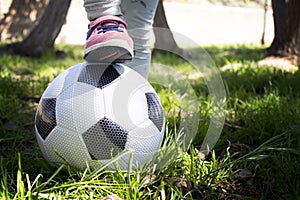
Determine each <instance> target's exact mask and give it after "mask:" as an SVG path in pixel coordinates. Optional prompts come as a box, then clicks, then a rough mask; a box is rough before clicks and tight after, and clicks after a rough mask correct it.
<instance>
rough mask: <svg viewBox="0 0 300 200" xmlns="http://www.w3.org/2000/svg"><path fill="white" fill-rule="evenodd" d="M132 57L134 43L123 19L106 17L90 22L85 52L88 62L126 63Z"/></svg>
mask: <svg viewBox="0 0 300 200" xmlns="http://www.w3.org/2000/svg"><path fill="white" fill-rule="evenodd" d="M132 57H133V41H132V39H131V38H130V36H129V35H128V32H127V24H126V22H125V21H124V20H123V19H122V18H120V17H118V16H112V15H106V16H102V17H99V18H97V19H96V20H94V21H91V22H90V24H89V31H88V33H87V40H86V45H85V51H84V59H85V60H86V61H88V62H97V63H99V62H101V63H116V62H119V63H124V62H127V61H131V60H132Z"/></svg>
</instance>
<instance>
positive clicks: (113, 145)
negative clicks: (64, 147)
mask: <svg viewBox="0 0 300 200" xmlns="http://www.w3.org/2000/svg"><path fill="white" fill-rule="evenodd" d="M82 137H83V140H84V143H85V145H86V147H87V149H88V151H89V153H90V155H91V158H92V159H93V160H106V159H110V158H111V157H112V156H115V155H117V154H118V153H119V152H121V151H123V150H124V149H125V144H126V141H127V131H126V130H125V129H124V128H122V127H121V126H119V125H118V124H116V123H115V122H113V121H111V120H110V119H107V118H103V119H101V120H99V121H98V122H97V123H96V124H95V125H93V126H92V127H91V128H89V129H88V130H87V131H86V132H84V133H83V134H82Z"/></svg>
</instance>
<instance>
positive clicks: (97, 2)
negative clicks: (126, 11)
mask: <svg viewBox="0 0 300 200" xmlns="http://www.w3.org/2000/svg"><path fill="white" fill-rule="evenodd" d="M120 3H121V0H84V8H85V10H86V13H87V17H88V19H89V20H90V21H92V20H95V19H97V18H98V17H100V16H103V15H122V13H121V9H120Z"/></svg>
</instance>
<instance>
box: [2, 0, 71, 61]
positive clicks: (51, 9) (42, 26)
mask: <svg viewBox="0 0 300 200" xmlns="http://www.w3.org/2000/svg"><path fill="white" fill-rule="evenodd" d="M70 3H71V0H63V1H62V0H50V2H49V4H48V6H47V7H46V9H45V12H44V14H43V16H42V18H41V20H40V21H39V23H38V25H37V26H36V27H35V28H34V29H33V30H32V31H31V32H30V34H29V35H28V37H26V38H25V39H24V40H23V41H22V42H21V43H14V44H12V45H9V46H8V49H7V50H8V51H9V52H11V53H15V54H20V55H25V56H41V55H42V54H43V53H44V52H45V51H47V50H51V49H53V48H54V42H55V39H56V37H57V36H58V34H59V32H60V30H61V28H62V26H63V24H64V23H65V19H66V15H67V13H68V9H69V7H70Z"/></svg>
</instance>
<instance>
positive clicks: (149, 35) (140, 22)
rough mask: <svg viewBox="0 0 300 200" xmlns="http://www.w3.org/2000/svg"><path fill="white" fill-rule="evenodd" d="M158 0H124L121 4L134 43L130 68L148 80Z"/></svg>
mask: <svg viewBox="0 0 300 200" xmlns="http://www.w3.org/2000/svg"><path fill="white" fill-rule="evenodd" d="M157 4H158V0H144V1H143V0H123V1H122V3H121V8H122V12H123V15H124V18H125V21H126V22H127V24H128V31H129V35H130V36H131V38H132V39H133V42H134V51H135V54H134V57H133V60H132V62H130V63H128V64H126V65H127V66H128V67H131V68H132V69H134V70H136V71H137V72H139V73H140V74H141V75H142V76H144V77H145V78H146V79H147V78H148V74H149V70H150V65H151V46H152V45H153V43H154V34H153V30H152V25H153V18H154V15H155V11H156V7H157Z"/></svg>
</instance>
